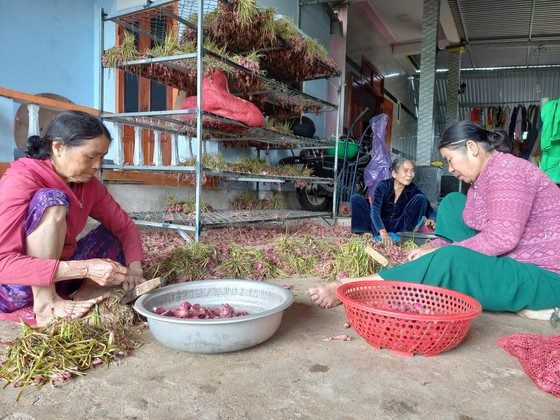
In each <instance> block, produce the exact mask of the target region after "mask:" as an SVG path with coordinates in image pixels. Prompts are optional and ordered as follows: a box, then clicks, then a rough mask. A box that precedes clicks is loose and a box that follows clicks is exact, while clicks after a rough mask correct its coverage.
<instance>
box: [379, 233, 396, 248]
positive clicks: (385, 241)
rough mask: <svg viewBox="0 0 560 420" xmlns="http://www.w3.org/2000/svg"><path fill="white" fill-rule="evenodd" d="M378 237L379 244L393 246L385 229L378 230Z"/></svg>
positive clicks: (391, 239)
mask: <svg viewBox="0 0 560 420" xmlns="http://www.w3.org/2000/svg"><path fill="white" fill-rule="evenodd" d="M379 236H380V237H381V243H382V244H383V245H389V246H391V245H393V238H391V235H389V233H387V230H386V229H379Z"/></svg>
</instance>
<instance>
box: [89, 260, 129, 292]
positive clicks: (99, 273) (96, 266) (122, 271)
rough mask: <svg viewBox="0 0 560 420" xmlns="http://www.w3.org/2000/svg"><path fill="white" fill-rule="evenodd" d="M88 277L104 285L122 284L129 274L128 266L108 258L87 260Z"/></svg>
mask: <svg viewBox="0 0 560 420" xmlns="http://www.w3.org/2000/svg"><path fill="white" fill-rule="evenodd" d="M85 264H86V273H85V276H84V277H86V278H88V279H90V280H92V281H94V282H95V283H97V284H99V285H100V286H103V287H110V286H120V285H121V284H123V283H124V281H125V280H126V277H127V275H128V274H129V270H128V268H126V267H125V266H124V265H121V264H119V263H118V262H116V261H113V260H110V259H108V258H93V259H91V260H86V261H85Z"/></svg>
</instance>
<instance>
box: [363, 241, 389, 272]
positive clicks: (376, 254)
mask: <svg viewBox="0 0 560 420" xmlns="http://www.w3.org/2000/svg"><path fill="white" fill-rule="evenodd" d="M365 251H366V252H367V253H368V254H369V256H370V257H371V258H373V259H374V260H375V261H377V262H378V263H379V264H381V266H382V267H383V268H391V267H393V263H392V262H390V261H389V260H388V259H387V258H385V257H384V256H383V255H381V254H380V253H379V252H377V251H376V250H375V249H373V248H372V247H371V246H366V247H365Z"/></svg>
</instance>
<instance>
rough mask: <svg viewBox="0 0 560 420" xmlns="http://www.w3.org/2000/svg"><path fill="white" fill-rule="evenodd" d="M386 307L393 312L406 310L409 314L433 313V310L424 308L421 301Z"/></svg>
mask: <svg viewBox="0 0 560 420" xmlns="http://www.w3.org/2000/svg"><path fill="white" fill-rule="evenodd" d="M387 309H388V310H390V311H394V312H407V313H410V314H420V315H434V314H435V312H434V311H432V310H431V309H430V308H425V307H424V306H423V305H422V304H421V303H419V302H414V303H406V302H405V303H399V304H395V305H389V306H387Z"/></svg>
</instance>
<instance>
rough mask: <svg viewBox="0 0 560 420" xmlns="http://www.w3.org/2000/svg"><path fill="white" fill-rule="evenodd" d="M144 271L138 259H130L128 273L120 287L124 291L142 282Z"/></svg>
mask: <svg viewBox="0 0 560 420" xmlns="http://www.w3.org/2000/svg"><path fill="white" fill-rule="evenodd" d="M144 281H145V280H144V271H143V270H142V263H141V262H140V261H132V262H131V263H130V264H129V265H128V274H127V275H126V278H125V280H124V282H123V284H122V288H123V289H124V291H125V292H127V291H129V290H130V289H133V288H134V287H136V286H138V285H139V284H140V283H143V282H144Z"/></svg>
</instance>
